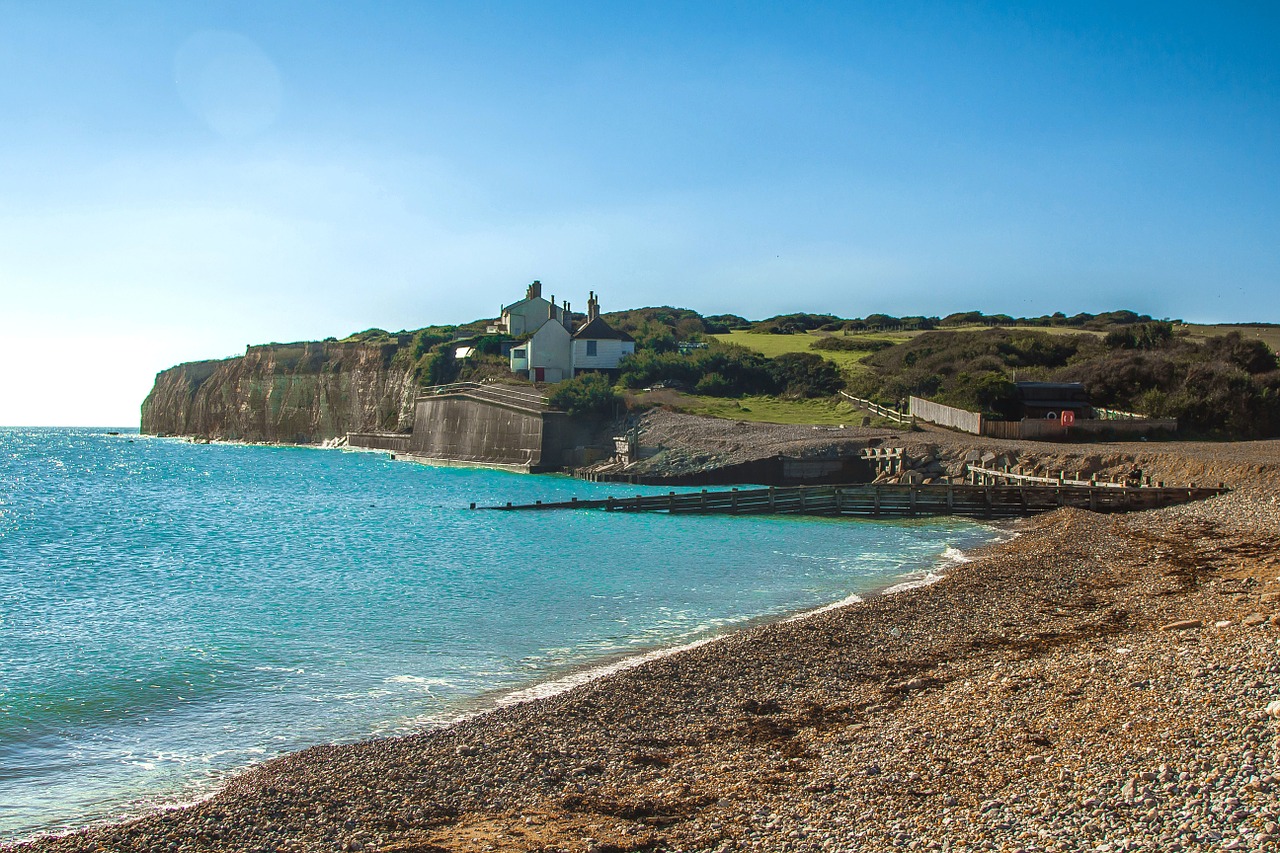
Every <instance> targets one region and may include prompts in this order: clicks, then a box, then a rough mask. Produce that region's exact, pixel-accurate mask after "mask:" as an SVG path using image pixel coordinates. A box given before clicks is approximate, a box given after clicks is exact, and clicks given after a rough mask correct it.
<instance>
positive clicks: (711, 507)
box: [471, 483, 1228, 519]
mask: <svg viewBox="0 0 1280 853" xmlns="http://www.w3.org/2000/svg"><path fill="white" fill-rule="evenodd" d="M1226 491H1228V490H1227V489H1226V488H1225V487H1221V486H1219V487H1216V488H1206V487H1200V486H1194V485H1193V486H1189V487H1178V488H1174V487H1170V488H1152V487H1142V488H1130V487H1124V486H1121V487H1114V486H1108V487H1098V486H1056V485H1055V486H1035V485H1015V486H1008V485H986V486H972V485H959V484H951V485H899V484H885V483H878V484H867V485H850V486H774V487H769V488H762V489H731V490H728V491H724V490H719V491H708V490H706V489H703V490H702V491H700V492H684V493H676V492H668V493H667V494H665V495H635V496H632V497H620V498H615V497H609V498H604V499H602V500H578V499H576V498H574V499H572V500H568V501H559V502H555V503H543V502H541V501H538V502H535V503H532V504H512V503H508V504H506V505H505V506H492V507H483V509H492V510H508V511H515V510H522V511H529V510H556V509H595V510H604V511H605V512H665V513H670V514H672V515H678V514H688V515H816V516H852V517H859V518H911V517H915V516H935V515H955V516H964V517H968V518H987V519H993V518H1017V517H1021V516H1027V515H1034V514H1036V513H1041V512H1048V511H1050V510H1055V509H1058V508H1059V507H1067V506H1069V507H1077V508H1079V509H1087V510H1092V511H1094V512H1132V511H1136V510H1143V509H1155V508H1157V507H1163V506H1173V505H1175V504H1182V503H1189V502H1191V501H1196V500H1203V499H1204V498H1209V497H1213V496H1214V495H1219V494H1222V493H1224V492H1226ZM471 508H472V509H476V505H475V504H472V505H471Z"/></svg>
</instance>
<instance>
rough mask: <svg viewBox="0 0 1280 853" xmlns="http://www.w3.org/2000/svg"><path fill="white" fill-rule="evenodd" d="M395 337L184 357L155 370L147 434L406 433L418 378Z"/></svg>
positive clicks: (303, 438)
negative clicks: (217, 357) (187, 359)
mask: <svg viewBox="0 0 1280 853" xmlns="http://www.w3.org/2000/svg"><path fill="white" fill-rule="evenodd" d="M407 355H408V353H407V352H406V351H405V349H404V348H403V347H401V346H400V345H397V344H394V343H387V344H368V343H358V342H339V341H324V342H304V343H295V344H266V345H263V346H251V347H249V348H248V349H247V350H246V352H245V354H244V355H243V356H239V357H236V358H229V359H225V360H222V361H197V362H190V363H188V364H180V365H178V366H177V367H173V368H170V369H169V370H166V371H163V372H161V373H159V374H157V375H156V382H155V386H154V387H153V388H152V389H151V393H150V394H148V395H147V399H146V400H145V401H143V403H142V432H143V433H144V434H150V435H181V436H198V437H202V438H210V439H222V440H232V441H269V442H279V443H285V444H314V443H319V442H322V441H326V440H329V439H333V438H336V437H337V436H342V435H345V434H346V433H347V432H359V431H374V430H382V431H394V432H408V431H410V430H411V429H412V428H413V398H414V392H415V390H416V387H417V386H416V379H415V376H414V371H413V364H412V360H411V359H410V358H407V357H406V356H407Z"/></svg>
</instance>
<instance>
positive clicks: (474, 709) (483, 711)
mask: <svg viewBox="0 0 1280 853" xmlns="http://www.w3.org/2000/svg"><path fill="white" fill-rule="evenodd" d="M153 437H154V436H153ZM164 438H173V437H171V436H167V437H164ZM179 440H182V439H179ZM196 443H203V442H196ZM213 443H221V444H231V445H236V446H250V447H252V446H274V445H257V444H253V443H246V442H229V441H224V442H213ZM282 446H285V447H295V446H298V445H282ZM307 447H312V448H314V449H326V450H327V449H338V450H345V449H346V448H321V447H319V446H318V445H308V446H307ZM357 452H366V451H362V450H360V449H357ZM369 452H384V451H369ZM934 520H935V521H936V520H938V519H934ZM844 521H854V522H861V523H874V524H895V523H901V522H902V521H905V520H897V521H895V520H884V521H882V520H867V519H845V520H844ZM909 521H911V522H913V523H927V522H928V521H929V520H928V519H913V520H909ZM961 521H962V523H965V524H967V525H971V526H974V527H980V528H985V529H986V530H988V531H991V532H992V533H993V537H992V538H991V539H989V540H988V541H986V542H983V543H980V544H979V545H977V546H976V548H974V549H972V550H973V551H975V552H980V551H982V550H983V549H986V548H988V547H991V546H993V545H998V544H1000V543H1002V542H1005V541H1008V539H1010V538H1012V536H1015V535H1016V533H1011V532H1010V531H1008V530H1006V529H1002V528H1007V527H1008V525H1007V524H1004V523H1001V522H997V523H982V522H979V521H973V520H969V519H964V520H961ZM949 552H955V554H959V555H961V556H960V558H959V559H956V558H954V557H948V553H949ZM967 553H970V552H961V551H960V550H959V549H957V548H955V547H954V546H951V545H948V546H947V547H946V549H945V550H944V551H943V553H942V554H940V555H938V556H937V557H936V558H934V559H932V560H929V561H925V562H922V563H920V564H919V566H920V568H919V569H918V570H916V571H918V572H919V573H922V574H923V575H924V578H921V579H918V580H903V581H899V582H889V580H888V579H886V580H885V581H884V582H882V583H880V584H879V585H876V586H872V587H870V588H869V589H867V590H865V591H863V592H861V593H851V594H849V595H847V596H845V597H843V598H841V599H839V600H836V601H833V602H829V603H826V604H820V605H816V606H807V607H800V608H795V609H788V610H783V611H781V612H778V613H773V614H765V615H760V616H754V617H745V618H743V619H742V620H741V621H738V622H735V623H734V624H732V625H731V626H722V627H720V628H714V629H709V630H710V631H711V633H710V634H709V635H708V636H703V637H698V638H696V639H694V640H691V641H688V642H683V641H681V642H677V643H676V644H674V645H661V646H654V647H649V648H647V649H643V650H637V651H625V652H617V653H615V654H611V655H605V656H603V657H601V658H598V659H595V660H592V661H587V662H582V663H579V664H577V665H574V666H570V667H568V668H567V669H565V670H563V671H561V672H559V673H558V674H554V675H549V677H546V678H542V679H539V680H535V681H532V682H528V683H526V684H524V685H521V686H514V687H505V688H493V689H490V690H486V691H483V692H481V693H479V694H477V695H475V696H471V697H467V698H465V699H460V700H457V702H456V705H455V707H454V708H453V709H452V710H448V711H443V712H440V713H438V714H432V715H428V716H426V717H417V718H410V719H409V720H406V721H403V723H402V724H401V725H400V726H398V728H402V729H403V730H404V731H403V733H399V734H386V735H370V736H363V737H360V738H357V739H356V740H354V741H341V742H326V743H323V744H317V745H315V746H313V747H306V748H303V749H301V750H293V751H290V752H286V753H282V754H279V755H276V756H273V757H271V758H267V759H264V760H263V761H260V762H256V763H253V764H249V765H245V766H243V767H240V768H237V769H230V770H227V771H224V772H223V773H221V774H219V777H220V778H219V780H218V781H217V782H216V784H215V785H214V786H213V787H211V788H210V789H208V790H205V791H201V792H199V793H197V794H196V795H195V796H185V797H184V796H180V795H176V794H174V795H158V796H157V797H155V798H154V799H148V798H145V797H144V798H140V799H138V800H136V801H134V803H135V805H136V806H137V810H136V811H129V812H128V813H126V814H123V815H120V816H118V817H106V818H100V819H96V820H92V821H88V822H86V823H83V824H80V825H78V826H75V827H72V828H69V829H61V830H52V831H41V832H37V833H36V834H33V835H30V836H24V837H21V838H18V839H15V840H4V839H0V850H25V849H28V848H30V847H32V846H33V845H38V844H40V843H42V842H45V841H48V840H58V839H64V838H68V837H75V836H80V835H84V834H92V833H94V832H98V831H102V830H109V829H112V828H115V827H128V826H130V825H132V824H134V823H136V822H138V821H143V820H147V819H148V818H150V817H153V816H155V815H163V814H167V813H172V812H180V811H183V810H186V809H189V808H193V807H196V806H199V805H201V804H202V803H205V802H208V801H209V800H212V799H214V798H216V797H218V796H219V795H220V794H221V793H222V792H223V791H224V790H225V789H226V788H227V787H228V785H230V784H232V783H233V782H234V781H235V780H236V779H237V778H238V777H240V776H243V775H245V774H248V773H253V772H254V771H255V770H257V769H258V768H261V767H262V766H264V765H266V764H270V763H273V762H276V761H280V760H283V759H287V758H290V757H291V756H294V755H297V754H299V753H302V752H306V751H308V750H310V749H316V748H330V747H332V748H342V747H345V746H351V745H355V744H361V743H371V742H377V741H381V740H398V739H401V738H412V737H418V736H422V735H431V734H434V733H438V732H441V731H444V730H447V729H450V728H452V727H455V726H457V725H460V724H464V723H467V722H470V721H472V720H478V719H483V718H484V717H486V716H487V715H490V714H493V713H495V712H498V711H501V710H503V709H505V708H509V707H513V706H519V705H525V704H529V703H537V702H544V701H546V700H549V699H553V698H555V697H558V696H561V695H563V694H565V693H568V692H570V691H572V690H575V689H577V688H580V687H583V686H585V685H589V684H591V683H594V682H597V681H599V680H601V679H606V678H609V677H611V676H613V675H616V674H618V673H623V672H626V671H628V670H631V669H634V668H636V667H640V666H644V665H646V664H649V663H651V662H654V661H659V660H662V659H664V658H668V657H672V656H675V655H679V654H681V653H684V652H687V651H691V650H694V649H697V648H700V647H703V646H707V645H710V644H714V643H719V642H723V641H725V640H728V639H731V638H733V637H735V636H737V635H739V634H741V633H743V632H747V631H751V630H754V629H758V628H763V627H768V626H770V625H776V624H784V623H791V622H799V621H803V620H806V619H809V618H812V617H815V616H819V615H822V614H824V613H828V612H830V611H832V610H836V609H840V608H843V607H849V606H856V605H861V604H865V603H866V602H867V601H870V600H874V599H879V598H883V597H887V596H893V595H899V594H902V593H904V592H908V591H910V590H913V589H918V588H921V587H924V586H929V585H932V584H933V583H936V582H938V581H940V580H943V579H945V577H946V574H944V573H941V572H939V571H938V569H940V568H941V567H948V568H954V567H956V566H958V565H962V564H963V563H964V562H968V560H969V558H968V557H967V556H965V555H966V554H967ZM914 573H915V571H907V572H902V573H900V574H898V575H897V576H896V578H901V577H904V576H905V575H908V574H914ZM896 578H895V579H896Z"/></svg>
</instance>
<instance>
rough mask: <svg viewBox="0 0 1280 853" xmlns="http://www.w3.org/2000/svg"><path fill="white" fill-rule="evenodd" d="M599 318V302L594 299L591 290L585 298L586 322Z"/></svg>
mask: <svg viewBox="0 0 1280 853" xmlns="http://www.w3.org/2000/svg"><path fill="white" fill-rule="evenodd" d="M599 316H600V301H599V300H598V299H596V292H595V291H594V290H593V291H591V292H590V294H589V295H588V297H587V322H588V323H590V322H591V321H592V320H594V319H596V318H597V317H599Z"/></svg>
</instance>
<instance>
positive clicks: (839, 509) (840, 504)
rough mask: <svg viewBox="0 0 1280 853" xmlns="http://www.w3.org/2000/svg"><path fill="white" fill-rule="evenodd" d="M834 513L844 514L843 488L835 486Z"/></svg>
mask: <svg viewBox="0 0 1280 853" xmlns="http://www.w3.org/2000/svg"><path fill="white" fill-rule="evenodd" d="M836 515H844V490H843V489H841V488H840V487H839V486H836Z"/></svg>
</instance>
